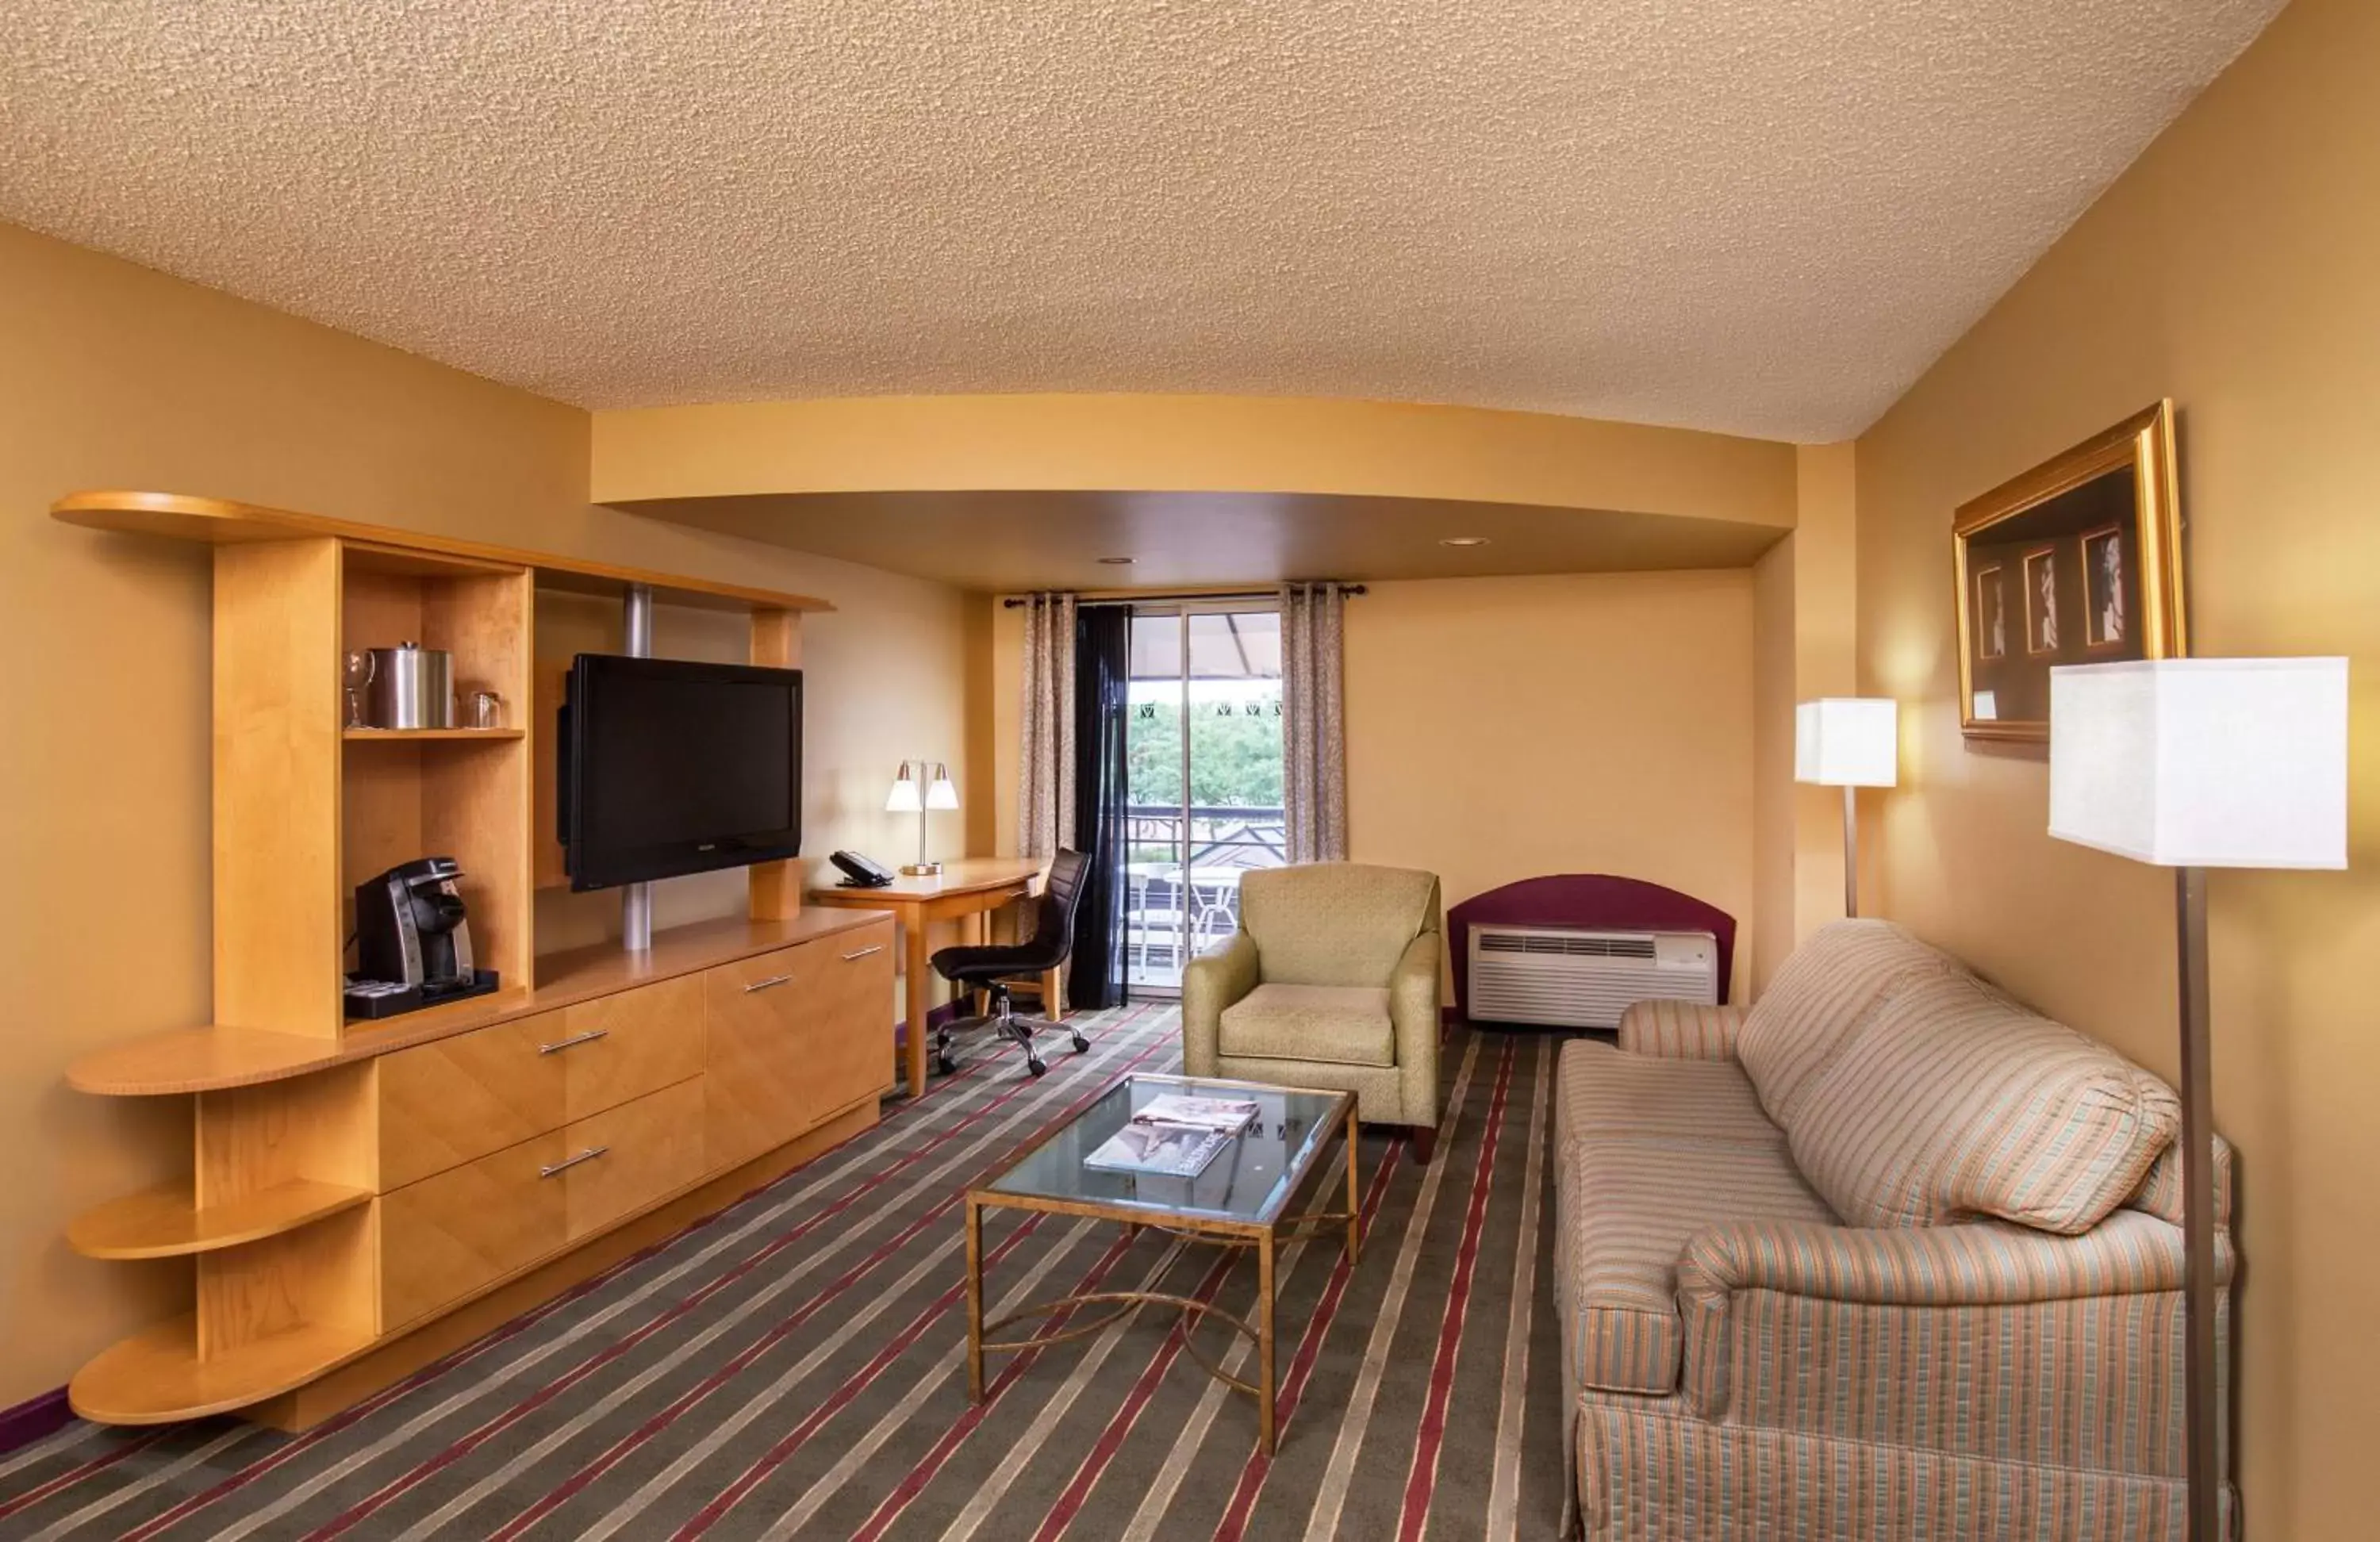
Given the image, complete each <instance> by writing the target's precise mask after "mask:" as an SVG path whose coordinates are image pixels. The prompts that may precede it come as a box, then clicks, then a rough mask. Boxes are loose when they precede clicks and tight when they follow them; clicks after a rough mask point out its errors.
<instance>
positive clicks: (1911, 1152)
mask: <svg viewBox="0 0 2380 1542" xmlns="http://www.w3.org/2000/svg"><path fill="white" fill-rule="evenodd" d="M2180 1120H2181V1105H2180V1100H2179V1099H2176V1098H2175V1097H2174V1095H2173V1092H2172V1090H2171V1089H2170V1088H2168V1087H2167V1086H2166V1085H2165V1084H2164V1083H2163V1082H2161V1081H2159V1080H2157V1079H2156V1078H2155V1076H2152V1075H2149V1074H2148V1073H2147V1072H2145V1071H2143V1070H2142V1069H2141V1068H2140V1067H2139V1066H2137V1065H2134V1064H2133V1063H2132V1062H2130V1061H2128V1060H2126V1059H2124V1058H2123V1057H2122V1056H2121V1055H2119V1054H2117V1053H2116V1052H2115V1051H2114V1050H2110V1049H2108V1048H2107V1047H2106V1046H2105V1045H2102V1044H2099V1043H2097V1042H2095V1041H2094V1040H2092V1039H2089V1038H2084V1037H2083V1035H2081V1034H2079V1033H2076V1032H2075V1031H2074V1030H2073V1029H2071V1028H2069V1027H2066V1026H2063V1025H2061V1024H2058V1023H2053V1022H2051V1021H2050V1020H2049V1019H2047V1018H2046V1017H2042V1016H2038V1015H2036V1014H2034V1013H2031V1012H2028V1011H2026V1010H2025V1009H2024V1008H2022V1006H2019V1005H2018V1004H2017V1003H2015V1002H2012V1001H2010V999H2009V998H2007V997H2006V996H2003V995H2001V994H2000V993H1998V991H1996V990H1992V989H1991V988H1989V987H1988V986H1985V984H1983V983H1982V982H1981V981H1979V980H1975V979H1972V978H1969V977H1965V976H1952V977H1937V978H1931V979H1925V980H1921V981H1917V982H1914V983H1912V984H1908V985H1906V986H1905V987H1903V988H1902V989H1900V990H1897V991H1896V992H1894V993H1893V994H1892V995H1890V996H1889V997H1888V999H1887V1000H1886V1001H1885V1002H1883V1003H1882V1004H1881V1005H1880V1006H1879V1007H1878V1008H1877V1009H1876V1012H1875V1013H1874V1014H1872V1016H1871V1017H1870V1019H1869V1020H1868V1022H1867V1023H1866V1024H1865V1025H1864V1026H1862V1027H1861V1029H1860V1031H1859V1032H1858V1033H1857V1034H1855V1035H1854V1036H1853V1037H1852V1040H1851V1042H1850V1043H1849V1044H1848V1045H1846V1046H1845V1047H1844V1049H1843V1050H1841V1052H1840V1053H1839V1054H1837V1055H1836V1056H1835V1057H1834V1060H1833V1061H1832V1062H1831V1063H1830V1064H1829V1065H1828V1068H1827V1070H1826V1071H1825V1073H1824V1074H1823V1075H1821V1076H1820V1077H1819V1078H1818V1080H1817V1083H1816V1085H1815V1087H1812V1088H1811V1089H1810V1090H1809V1091H1808V1092H1807V1093H1806V1095H1804V1096H1803V1097H1802V1098H1800V1099H1798V1100H1797V1101H1796V1103H1795V1105H1794V1109H1793V1112H1792V1116H1791V1118H1789V1119H1787V1120H1786V1121H1785V1122H1784V1123H1785V1130H1786V1135H1787V1137H1788V1139H1789V1141H1790V1142H1791V1148H1792V1153H1793V1160H1794V1161H1795V1163H1796V1164H1798V1165H1799V1166H1800V1168H1801V1170H1802V1172H1803V1176H1804V1177H1806V1178H1807V1179H1808V1180H1809V1181H1810V1184H1811V1186H1812V1187H1814V1188H1815V1189H1816V1190H1817V1191H1818V1192H1819V1193H1820V1194H1821V1195H1824V1196H1826V1199H1827V1202H1828V1204H1830V1205H1832V1206H1833V1207H1834V1208H1835V1209H1836V1210H1837V1212H1839V1213H1840V1215H1841V1216H1842V1217H1843V1219H1844V1220H1845V1221H1846V1222H1847V1223H1849V1224H1851V1225H1853V1226H1930V1225H1937V1224H1940V1223H1942V1222H1945V1221H1949V1220H1960V1219H1963V1218H1966V1217H1971V1216H1976V1215H1993V1216H1998V1217H2000V1218H2001V1219H2003V1220H2013V1221H2017V1222H2019V1223H2021V1224H2022V1225H2026V1226H2036V1227H2039V1228H2041V1229H2042V1230H2044V1231H2047V1232H2064V1233H2068V1234H2073V1233H2076V1232H2085V1231H2088V1230H2089V1229H2090V1228H2091V1227H2092V1226H2094V1225H2095V1224H2096V1223H2097V1222H2098V1221H2099V1220H2102V1219H2103V1218H2105V1217H2106V1216H2107V1213H2108V1212H2109V1211H2110V1210H2113V1209H2114V1208H2116V1207H2117V1206H2119V1205H2120V1204H2122V1203H2123V1202H2124V1201H2125V1199H2126V1198H2127V1197H2129V1196H2131V1194H2133V1193H2134V1192H2135V1191H2136V1190H2138V1189H2139V1188H2140V1187H2141V1183H2142V1180H2143V1178H2145V1177H2146V1176H2147V1174H2148V1172H2149V1168H2150V1165H2151V1164H2152V1163H2154V1162H2155V1160H2156V1159H2157V1156H2158V1154H2159V1153H2160V1152H2162V1151H2164V1150H2165V1149H2166V1147H2168V1146H2170V1145H2171V1144H2172V1143H2173V1138H2174V1133H2175V1131H2176V1129H2177V1128H2178V1126H2179V1125H2180Z"/></svg>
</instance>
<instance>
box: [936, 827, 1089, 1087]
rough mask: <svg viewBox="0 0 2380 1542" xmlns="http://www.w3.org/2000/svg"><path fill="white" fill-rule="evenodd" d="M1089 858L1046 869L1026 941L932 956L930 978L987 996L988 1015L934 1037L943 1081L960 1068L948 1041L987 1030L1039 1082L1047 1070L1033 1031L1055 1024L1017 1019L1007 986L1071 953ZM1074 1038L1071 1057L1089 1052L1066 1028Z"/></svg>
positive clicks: (1069, 855)
mask: <svg viewBox="0 0 2380 1542" xmlns="http://www.w3.org/2000/svg"><path fill="white" fill-rule="evenodd" d="M1089 866H1090V858H1089V857H1087V856H1084V855H1083V854H1082V853H1081V852H1078V851H1062V852H1060V853H1059V854H1058V856H1057V859H1056V860H1055V861H1053V862H1051V863H1050V880H1049V881H1048V882H1046V883H1044V884H1043V885H1042V886H1041V897H1040V898H1039V899H1038V901H1037V902H1035V905H1034V913H1033V917H1034V924H1033V937H1032V940H1031V941H1026V942H1018V943H1014V944H1013V945H1011V946H1007V947H997V948H944V949H942V950H941V952H939V953H936V954H934V959H933V964H934V972H935V973H936V974H938V975H940V976H941V977H942V978H944V979H946V980H948V981H950V982H951V983H952V984H953V985H955V986H957V987H958V988H959V989H960V990H985V991H989V992H990V995H991V1011H990V1014H988V1015H986V1016H982V1017H968V1018H963V1019H961V1020H960V1021H958V1022H955V1023H951V1024H948V1025H946V1026H943V1027H941V1028H940V1029H938V1030H937V1031H936V1032H935V1034H934V1061H935V1063H936V1064H938V1065H940V1066H941V1069H942V1072H943V1073H944V1074H945V1075H948V1074H949V1073H951V1072H953V1071H956V1070H957V1069H958V1068H959V1062H958V1061H957V1059H956V1058H955V1057H953V1055H952V1053H951V1040H952V1039H953V1038H954V1037H955V1036H957V1035H959V1034H963V1033H973V1032H976V1031H977V1030H978V1029H982V1028H990V1030H991V1031H992V1033H993V1034H995V1035H996V1036H998V1037H999V1038H1005V1039H1008V1040H1009V1041H1011V1042H1012V1043H1014V1044H1017V1045H1020V1046H1022V1047H1023V1049H1024V1050H1025V1063H1026V1066H1027V1067H1028V1068H1030V1069H1031V1071H1032V1073H1033V1075H1037V1076H1038V1075H1043V1074H1044V1073H1046V1072H1047V1071H1048V1070H1049V1069H1050V1067H1049V1066H1047V1065H1045V1064H1043V1063H1042V1061H1041V1051H1040V1050H1037V1049H1035V1048H1034V1047H1033V1034H1034V1030H1035V1029H1037V1028H1054V1027H1056V1026H1057V1025H1056V1024H1055V1023H1050V1022H1047V1021H1044V1020H1042V1019H1039V1018H1033V1017H1019V1016H1017V1015H1016V1011H1015V1007H1014V1004H1013V1003H1012V1002H1010V1000H1009V993H1008V992H1009V988H1008V983H1007V982H1008V981H1009V980H1011V979H1013V978H1014V977H1017V976H1019V975H1038V974H1041V973H1043V972H1044V971H1046V970H1050V969H1055V968H1056V967H1058V966H1059V965H1062V964H1063V963H1065V962H1066V958H1067V955H1068V954H1070V953H1073V952H1074V951H1075V906H1076V905H1079V904H1081V903H1082V898H1083V872H1084V869H1085V868H1088V867H1089ZM1055 1006H1056V1003H1055V1002H1043V1003H1042V1004H1041V1007H1042V1010H1043V1011H1044V1012H1048V1011H1051V1010H1054V1008H1055ZM1068 1032H1070V1033H1071V1034H1072V1035H1073V1036H1074V1040H1075V1053H1076V1054H1078V1055H1079V1054H1081V1053H1083V1052H1084V1051H1085V1050H1088V1049H1089V1048H1090V1047H1091V1041H1090V1040H1089V1039H1087V1038H1084V1037H1083V1030H1082V1029H1080V1028H1077V1027H1074V1026H1072V1025H1069V1026H1068Z"/></svg>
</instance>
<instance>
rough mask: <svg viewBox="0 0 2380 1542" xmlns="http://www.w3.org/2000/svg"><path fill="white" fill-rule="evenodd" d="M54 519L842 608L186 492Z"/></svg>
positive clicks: (597, 586)
mask: <svg viewBox="0 0 2380 1542" xmlns="http://www.w3.org/2000/svg"><path fill="white" fill-rule="evenodd" d="M50 514H51V516H52V517H53V518H56V519H62V520H64V521H66V522H67V524H69V525H83V526H88V527H89V528H92V529H96V530H126V531H130V532H132V533H134V534H137V535H155V536H168V537H171V538H173V539H174V540H196V541H203V542H206V543H208V544H210V545H235V544H238V543H240V542H244V541H256V540H298V539H301V538H303V537H306V536H330V537H333V538H334V539H336V540H346V541H358V542H369V543H370V544H371V545H373V546H374V547H375V548H377V549H379V551H380V552H382V553H383V554H384V555H385V557H386V558H387V559H389V560H395V559H397V558H401V557H402V556H403V555H404V554H405V553H407V552H421V553H429V554H431V555H435V556H442V557H453V558H457V559H460V560H462V561H464V562H468V563H493V564H508V565H514V566H518V567H529V568H535V569H536V570H537V581H538V584H539V585H540V587H542V588H545V589H566V590H571V591H575V592H577V593H581V594H600V595H603V596H606V597H616V596H618V595H619V594H620V593H621V591H622V590H624V589H626V588H627V587H628V586H629V585H631V584H642V585H645V586H646V587H648V588H650V589H651V590H652V591H653V596H654V598H655V599H658V600H660V601H662V602H663V603H665V604H672V605H692V606H696V607H698V608H701V609H705V610H719V611H831V610H832V609H834V607H833V606H832V604H830V603H828V602H827V601H823V600H820V599H819V598H818V597H817V596H815V595H808V594H788V593H786V592H784V591H783V590H782V589H753V588H751V587H750V586H748V585H745V584H730V583H724V582H720V581H716V580H713V579H710V578H695V577H687V576H686V575H684V574H679V573H655V572H651V571H650V570H648V569H645V568H641V567H621V566H619V565H616V564H613V563H600V562H584V561H581V560H579V559H577V558H575V557H561V556H556V555H554V554H553V553H552V552H524V551H520V550H518V549H517V548H515V547H510V546H490V545H487V544H485V543H484V542H481V541H476V540H455V539H454V538H452V537H450V536H435V535H430V534H427V533H425V532H422V531H419V530H403V529H397V528H394V527H392V526H387V525H364V524H358V523H357V522H356V521H354V520H349V519H333V518H331V517H329V516H325V515H319V514H300V513H298V512H297V511H295V510H292V509H274V508H266V507H263V506H262V505H261V504H241V503H235V502H233V501H232V500H231V499H228V498H199V497H192V496H190V495H188V494H187V493H180V492H118V491H115V490H109V491H106V492H70V493H68V494H67V496H65V497H63V498H61V499H59V500H58V501H57V502H56V503H55V504H51V505H50Z"/></svg>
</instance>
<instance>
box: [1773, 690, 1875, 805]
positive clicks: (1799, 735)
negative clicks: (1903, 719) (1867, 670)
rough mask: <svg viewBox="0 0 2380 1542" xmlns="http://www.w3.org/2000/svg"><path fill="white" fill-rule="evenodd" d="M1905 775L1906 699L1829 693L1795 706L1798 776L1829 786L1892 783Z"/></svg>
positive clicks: (1795, 769) (1795, 775)
mask: <svg viewBox="0 0 2380 1542" xmlns="http://www.w3.org/2000/svg"><path fill="white" fill-rule="evenodd" d="M1793 780H1794V781H1796V782H1815V783H1818V784H1819V785H1820V786H1823V787H1889V786H1891V785H1892V784H1893V783H1896V782H1898V781H1899V780H1900V703H1899V702H1897V701H1894V700H1893V699H1892V698H1890V697H1876V696H1828V697H1821V698H1818V699H1817V700H1815V701H1804V702H1803V703H1802V704H1801V705H1800V706H1798V707H1796V708H1794V709H1793Z"/></svg>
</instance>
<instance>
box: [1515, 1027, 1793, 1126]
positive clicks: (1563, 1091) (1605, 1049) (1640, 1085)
mask: <svg viewBox="0 0 2380 1542" xmlns="http://www.w3.org/2000/svg"><path fill="white" fill-rule="evenodd" d="M1632 1136H1649V1137H1655V1138H1668V1139H1675V1140H1699V1141H1724V1142H1730V1143H1734V1144H1743V1145H1752V1146H1765V1147H1769V1148H1771V1149H1773V1150H1779V1151H1781V1150H1783V1149H1784V1148H1785V1132H1784V1131H1782V1130H1780V1129H1779V1128H1778V1127H1777V1126H1776V1125H1774V1124H1771V1123H1768V1119H1767V1115H1765V1114H1763V1113H1762V1112H1761V1111H1760V1099H1758V1098H1756V1097H1755V1096H1754V1095H1753V1090H1752V1083H1751V1082H1750V1081H1749V1080H1747V1079H1746V1078H1745V1076H1744V1075H1743V1067H1742V1066H1740V1065H1738V1064H1736V1062H1733V1061H1731V1060H1677V1059H1672V1058H1670V1057H1669V1056H1666V1055H1639V1054H1632V1053H1631V1052H1629V1051H1628V1050H1621V1049H1619V1048H1617V1047H1615V1046H1613V1045H1610V1044H1607V1043H1605V1042H1603V1041H1602V1040H1601V1039H1597V1038H1577V1039H1573V1040H1572V1041H1571V1042H1570V1043H1568V1044H1565V1045H1563V1046H1562V1051H1561V1061H1560V1065H1559V1066H1558V1068H1557V1069H1556V1071H1555V1073H1554V1140H1555V1143H1556V1145H1557V1146H1558V1147H1560V1146H1567V1145H1569V1144H1570V1143H1571V1142H1573V1141H1575V1140H1593V1139H1604V1140H1611V1139H1624V1138H1628V1137H1632Z"/></svg>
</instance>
